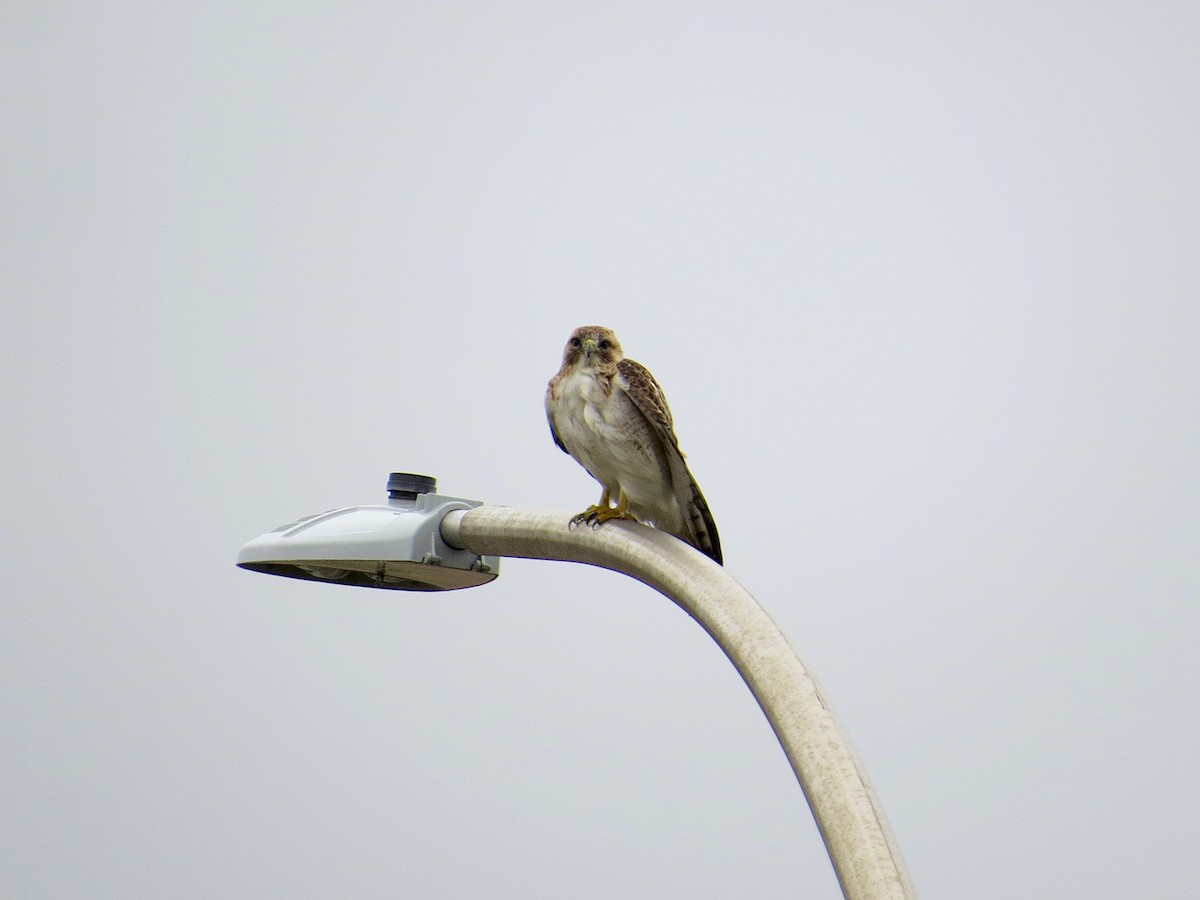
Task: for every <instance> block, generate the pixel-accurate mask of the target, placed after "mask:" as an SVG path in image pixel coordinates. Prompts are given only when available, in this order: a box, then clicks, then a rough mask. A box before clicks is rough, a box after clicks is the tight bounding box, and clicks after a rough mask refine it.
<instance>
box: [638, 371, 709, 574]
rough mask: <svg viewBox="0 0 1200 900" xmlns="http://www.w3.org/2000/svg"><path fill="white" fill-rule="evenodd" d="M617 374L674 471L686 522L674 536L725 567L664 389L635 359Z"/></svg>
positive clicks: (706, 504)
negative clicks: (678, 436)
mask: <svg viewBox="0 0 1200 900" xmlns="http://www.w3.org/2000/svg"><path fill="white" fill-rule="evenodd" d="M617 373H618V374H619V375H620V376H621V378H622V379H623V380H624V382H625V385H626V389H625V393H626V394H627V395H628V397H629V399H630V400H632V401H633V405H634V406H636V407H637V408H638V411H639V412H640V413H641V414H642V415H643V416H645V417H646V421H647V422H649V423H650V427H651V429H653V431H654V435H655V437H656V438H657V439H658V440H659V442H660V443H661V444H662V447H663V450H664V451H665V452H666V456H667V460H668V464H669V466H670V470H671V471H670V475H671V485H672V487H673V488H674V490H675V494H676V496H677V497H678V499H679V500H680V501H681V505H682V507H683V510H684V519H685V522H684V533H682V534H677V535H675V536H676V537H677V538H679V539H680V540H682V541H686V542H687V543H689V544H691V545H692V546H693V547H695V548H696V549H697V550H699V551H700V552H702V553H705V554H707V555H708V556H709V557H711V558H712V559H713V560H715V561H716V562H717V563H722V564H723V557H722V554H721V538H720V536H719V535H718V534H717V523H716V521H714V519H713V517H712V513H711V512H710V511H709V508H708V502H707V501H706V500H705V499H704V495H703V494H702V493H700V486H699V485H698V484H696V479H695V478H693V477H692V473H691V471H690V470H689V469H688V467H687V463H686V462H684V461H683V451H682V450H680V449H679V439H678V438H676V437H675V424H674V422H673V421H672V419H671V408H670V407H669V406H667V398H666V397H665V396H663V392H662V388H661V387H659V386H658V382H657V381H655V380H654V376H653V375H651V374H650V370H649V369H647V368H646V367H645V366H643V365H641V364H640V363H636V362H634V361H633V360H632V359H622V360H620V361H619V362H618V363H617Z"/></svg>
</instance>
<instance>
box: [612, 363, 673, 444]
mask: <svg viewBox="0 0 1200 900" xmlns="http://www.w3.org/2000/svg"><path fill="white" fill-rule="evenodd" d="M617 373H618V374H619V375H620V376H621V377H622V378H624V379H625V383H626V384H627V385H628V386H629V387H628V388H627V389H626V391H625V392H626V393H627V394H628V395H629V399H630V400H632V401H633V405H634V406H636V407H637V408H638V411H639V412H641V414H642V415H643V416H645V417H646V419H647V420H649V422H650V425H651V426H652V427H653V428H654V433H655V434H656V435H657V436H658V439H659V440H660V441H662V442H663V445H664V446H667V447H674V448H675V449H676V450H678V449H679V441H678V440H677V439H676V438H675V423H674V421H672V419H671V408H670V407H669V406H667V398H666V397H664V396H663V392H662V388H660V387H659V386H658V382H657V381H655V380H654V376H653V375H651V374H650V370H649V369H647V368H646V367H645V366H643V365H642V364H641V363H636V362H634V361H633V360H632V359H622V360H620V361H619V362H618V363H617Z"/></svg>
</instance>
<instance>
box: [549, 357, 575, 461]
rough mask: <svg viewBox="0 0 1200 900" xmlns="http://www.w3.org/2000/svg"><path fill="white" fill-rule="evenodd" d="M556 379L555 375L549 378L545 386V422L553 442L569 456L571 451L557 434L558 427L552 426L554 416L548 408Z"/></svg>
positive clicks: (550, 404) (551, 403)
mask: <svg viewBox="0 0 1200 900" xmlns="http://www.w3.org/2000/svg"><path fill="white" fill-rule="evenodd" d="M557 381H558V376H557V375H555V376H554V377H553V378H551V379H550V384H548V385H547V386H546V422H547V423H548V424H549V425H550V437H552V438H554V443H556V444H558V449H559V450H561V451H562V452H563V453H566V454H567V455H568V456H569V455H570V453H571V451H570V450H568V449H567V445H566V444H564V443H563V442H562V438H560V437H559V436H558V429H557V428H555V427H554V416H553V415H552V414H551V412H550V408H551V406H552V405H553V402H554V385H555V384H556V383H557Z"/></svg>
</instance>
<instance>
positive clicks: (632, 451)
mask: <svg viewBox="0 0 1200 900" xmlns="http://www.w3.org/2000/svg"><path fill="white" fill-rule="evenodd" d="M546 400H547V403H546V409H547V412H548V413H549V414H550V418H551V420H552V421H553V422H554V430H555V431H556V432H557V434H558V437H559V440H561V441H562V442H563V444H564V446H566V448H567V452H568V453H570V454H571V456H573V457H574V458H575V459H576V460H578V461H579V463H580V465H582V466H583V467H584V468H585V469H587V470H588V472H589V473H590V474H591V476H592V477H593V478H595V479H596V480H597V481H599V482H600V483H601V484H602V485H604V486H605V487H606V488H608V490H609V493H610V494H611V495H612V499H613V501H614V502H615V501H616V499H617V495H618V491H620V490H624V491H625V493H626V495H627V496H628V497H629V501H630V509H631V511H632V512H633V513H634V514H635V515H637V516H638V517H639V518H643V519H649V520H653V519H656V518H662V517H663V512H664V508H669V509H671V510H672V513H671V514H668V515H667V518H672V519H673V518H675V514H674V507H675V503H674V499H673V498H674V492H673V491H672V488H671V483H670V482H671V479H670V473H669V470H668V471H664V468H665V467H664V464H663V462H662V461H661V460H660V458H659V452H660V451H659V450H658V449H657V442H656V440H655V438H654V436H653V434H652V432H651V430H650V426H649V425H648V424H647V423H646V421H645V419H644V417H643V416H642V414H641V413H640V412H639V411H638V410H637V408H636V407H635V406H634V405H633V402H632V401H631V400H630V399H629V397H628V396H626V394H625V392H624V391H623V390H621V388H620V387H619V386H614V388H613V390H612V391H611V392H610V393H605V391H604V389H603V388H602V387H601V385H600V383H599V382H598V380H597V379H596V378H594V377H592V376H590V375H588V374H584V373H572V374H570V375H566V376H564V377H562V378H560V379H559V380H558V382H557V383H556V384H555V387H554V389H553V390H552V391H551V393H550V394H548V395H547V398H546Z"/></svg>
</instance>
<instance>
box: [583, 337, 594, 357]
mask: <svg viewBox="0 0 1200 900" xmlns="http://www.w3.org/2000/svg"><path fill="white" fill-rule="evenodd" d="M595 352H596V339H595V338H584V339H583V355H584V356H591V355H592V354H593V353H595Z"/></svg>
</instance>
